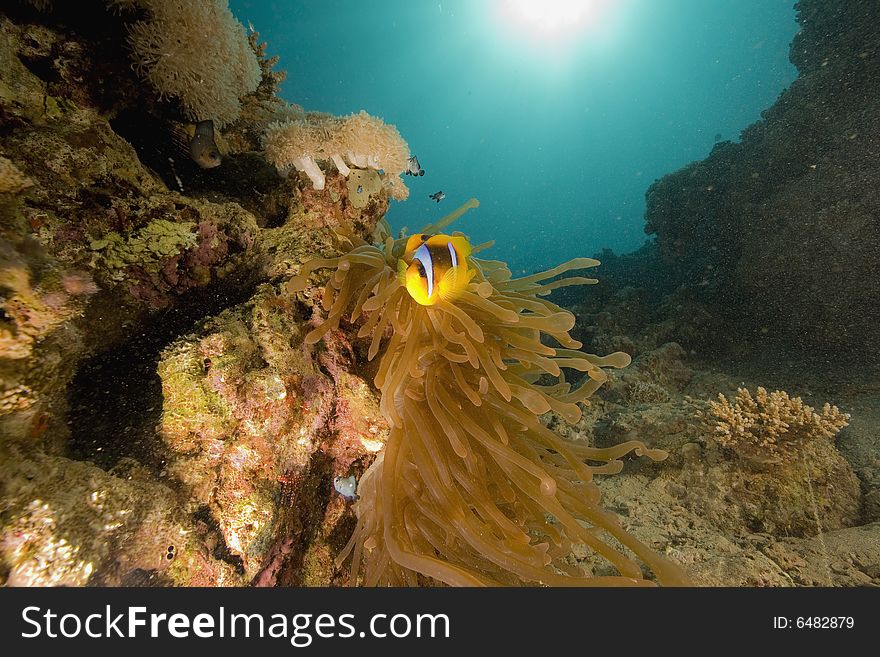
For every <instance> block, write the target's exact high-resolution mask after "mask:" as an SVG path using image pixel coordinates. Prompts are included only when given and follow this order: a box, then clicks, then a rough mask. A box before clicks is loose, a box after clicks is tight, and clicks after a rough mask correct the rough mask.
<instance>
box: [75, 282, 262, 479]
mask: <svg viewBox="0 0 880 657" xmlns="http://www.w3.org/2000/svg"><path fill="white" fill-rule="evenodd" d="M255 278H256V277H254V276H249V277H248V276H243V277H241V278H239V280H238V283H237V284H236V285H230V282H229V281H222V282H218V283H215V284H213V285H211V286H208V287H206V288H203V289H199V290H193V291H192V292H189V293H188V294H187V295H184V296H183V297H181V298H180V299H179V301H178V304H177V306H176V307H174V308H171V309H169V310H166V311H162V312H158V313H155V314H154V315H152V316H151V317H150V319H149V320H148V321H147V322H146V324H145V325H144V326H142V327H140V328H139V329H138V330H137V331H136V332H135V333H134V334H132V335H131V336H130V337H128V338H127V339H126V340H124V341H123V342H122V343H121V344H116V345H114V346H113V347H111V348H109V349H108V350H106V351H103V352H101V353H98V354H96V355H95V356H92V357H91V358H89V359H87V360H85V361H84V362H83V363H82V364H81V365H80V367H79V368H78V370H77V373H76V376H75V377H74V378H73V380H72V381H71V383H70V385H69V386H68V389H67V398H68V406H69V413H68V425H69V427H70V431H71V438H70V443H69V448H70V453H69V456H70V457H71V458H73V459H77V460H82V461H90V462H92V463H94V464H96V465H98V466H99V467H102V468H104V469H107V470H109V469H111V468H113V467H114V466H116V465H117V464H118V463H119V461H120V459H123V458H133V459H135V460H136V461H138V462H140V463H141V464H143V465H144V466H146V467H148V468H149V469H150V470H151V471H153V472H154V473H155V474H156V475H159V474H161V472H162V469H163V467H164V465H165V458H164V446H163V444H162V441H161V440H160V439H159V437H158V436H157V434H156V426H157V425H158V424H159V422H160V419H161V413H162V383H161V380H160V379H159V375H158V374H157V367H158V364H159V358H160V356H161V353H162V350H163V349H164V348H165V347H166V346H167V345H168V344H170V343H171V342H172V341H173V340H175V339H176V338H177V337H178V336H180V335H182V334H185V333H187V332H189V331H191V330H193V328H194V327H195V326H196V325H197V324H199V323H200V322H201V321H203V320H204V319H205V318H208V317H212V316H214V315H216V314H218V313H219V312H221V311H222V310H224V309H226V308H230V307H232V306H235V305H238V304H241V303H244V302H245V301H247V299H249V298H250V297H251V296H252V295H253V293H254V290H255V289H256V285H257V282H258V281H256V280H255Z"/></svg>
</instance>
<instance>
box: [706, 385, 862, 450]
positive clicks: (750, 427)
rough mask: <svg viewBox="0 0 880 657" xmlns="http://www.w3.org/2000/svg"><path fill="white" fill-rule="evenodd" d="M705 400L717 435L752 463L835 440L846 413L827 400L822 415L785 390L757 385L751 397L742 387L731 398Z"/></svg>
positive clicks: (720, 395)
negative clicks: (817, 443)
mask: <svg viewBox="0 0 880 657" xmlns="http://www.w3.org/2000/svg"><path fill="white" fill-rule="evenodd" d="M718 399H719V401H717V402H714V401H713V402H711V403H710V404H709V406H710V408H711V411H712V416H714V417H713V418H712V420H713V421H714V422H715V432H716V435H715V439H716V440H717V441H718V443H719V444H720V445H721V446H722V447H725V448H728V449H732V450H733V451H734V452H736V454H737V456H739V457H741V458H744V459H746V460H747V461H750V462H752V463H756V464H770V465H779V464H781V463H783V462H784V461H790V460H793V459H795V458H800V457H802V456H803V453H804V451H806V450H807V449H809V447H810V443H812V442H814V441H823V440H833V438H834V436H835V435H836V434H837V433H838V432H839V431H840V430H841V429H842V428H843V427H845V426H846V425H847V424H848V422H847V420H849V415H847V414H846V413H841V412H840V411H839V410H838V409H837V407H836V406H831V404H827V403H826V404H825V406H824V407H823V408H822V413H821V415H820V414H818V413H815V412H813V408H812V407H810V406H807V405H806V404H804V402H803V400H802V399H801V398H800V397H795V398H793V399H792V398H791V397H789V395H788V393H787V392H784V391H781V390H775V391H773V392H769V393H768V392H767V390H765V389H764V388H761V387H758V390H757V392H756V394H755V396H754V397H752V394H751V393H750V392H749V391H748V390H747V389H746V388H740V389H739V390H737V391H736V398H735V399H734V401H733V402H731V401H730V400H728V399H727V397H725V396H724V395H722V394H720V393H719V395H718Z"/></svg>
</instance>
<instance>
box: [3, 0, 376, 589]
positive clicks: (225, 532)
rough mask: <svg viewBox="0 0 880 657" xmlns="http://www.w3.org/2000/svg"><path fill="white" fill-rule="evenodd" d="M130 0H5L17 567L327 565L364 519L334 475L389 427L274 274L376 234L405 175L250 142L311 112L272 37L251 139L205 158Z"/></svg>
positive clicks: (7, 496)
mask: <svg viewBox="0 0 880 657" xmlns="http://www.w3.org/2000/svg"><path fill="white" fill-rule="evenodd" d="M113 4H114V5H115V8H116V9H120V10H122V11H121V13H114V12H108V11H107V10H106V7H105V6H104V4H103V3H95V4H94V5H92V4H89V5H87V6H84V7H83V8H82V11H71V8H70V7H68V6H66V5H63V4H59V3H54V4H53V5H51V6H49V5H47V6H46V7H45V9H46V11H45V12H43V13H36V12H34V10H31V9H28V7H27V5H25V4H22V5H16V7H14V8H13V9H15V11H14V12H13V11H10V12H9V14H7V12H6V8H5V7H4V9H3V10H2V11H0V63H2V66H0V121H2V122H3V123H4V130H3V131H2V134H0V152H2V159H0V481H2V499H0V582H8V583H13V584H45V585H48V584H68V585H80V584H165V585H168V584H177V585H192V584H199V585H212V586H213V585H222V584H226V585H246V584H248V583H250V582H252V581H254V582H257V583H272V582H274V581H280V582H283V583H287V584H295V583H302V582H305V581H308V582H310V583H324V584H327V583H330V581H331V580H332V577H333V576H334V572H332V571H331V570H330V569H328V568H326V567H324V566H323V565H322V564H324V561H322V560H321V559H322V557H321V556H320V555H323V554H328V553H330V552H331V551H333V550H338V549H339V548H341V546H342V545H344V543H345V540H347V536H341V535H340V534H339V532H338V531H335V530H334V527H335V526H336V523H340V527H343V528H344V527H346V526H349V527H350V526H351V525H352V523H353V518H352V514H351V511H350V505H349V504H348V503H347V502H345V501H344V500H342V499H341V498H339V496H334V495H333V493H332V480H333V478H334V477H335V476H350V475H352V474H356V475H359V474H360V473H361V472H362V471H363V469H365V468H366V467H367V465H368V462H369V460H371V459H372V458H373V457H374V454H375V452H376V450H377V449H378V448H380V447H381V444H382V442H383V436H384V435H385V433H386V431H387V430H386V429H385V428H384V425H383V423H382V421H381V418H379V417H378V413H377V412H376V411H375V409H374V407H375V405H376V403H377V402H376V401H375V399H374V397H373V393H372V392H371V391H370V389H369V387H368V386H367V385H366V384H364V383H363V381H362V380H361V379H360V378H359V377H358V376H357V375H356V374H355V373H353V372H351V371H350V370H351V369H352V368H351V367H350V364H349V363H350V359H348V360H346V359H344V358H343V355H344V353H347V352H345V349H343V348H342V346H340V355H339V360H340V362H342V361H344V362H345V363H346V364H345V365H342V364H340V365H333V362H334V361H333V359H331V358H329V357H325V358H323V359H322V360H321V362H320V363H314V362H312V361H311V360H310V359H303V358H301V357H297V353H296V350H297V344H296V343H295V341H294V343H291V330H292V327H295V326H296V325H297V323H299V322H301V321H302V318H301V315H302V313H303V312H305V311H304V310H303V309H301V308H292V307H291V306H290V305H289V304H285V303H280V302H278V301H277V298H276V297H277V294H273V293H272V288H271V286H269V287H258V285H259V283H261V282H265V281H270V280H275V281H278V280H281V279H283V278H284V277H287V276H289V275H291V274H292V273H293V272H294V271H295V270H296V269H297V268H298V267H299V263H300V262H301V260H302V259H303V257H304V256H305V254H306V253H308V252H313V251H316V250H320V251H325V252H326V251H332V249H333V248H334V243H335V241H336V240H338V239H339V236H337V234H336V233H339V234H340V235H342V234H351V235H355V236H356V235H362V236H367V235H369V234H370V233H371V232H372V231H373V229H374V228H375V226H376V223H377V221H378V220H379V218H380V217H381V216H382V214H384V212H385V209H387V205H388V196H387V193H386V191H385V190H384V189H383V190H379V191H378V192H376V191H375V190H371V195H370V196H369V198H368V199H367V202H366V203H363V202H361V201H362V200H363V199H362V197H359V199H358V200H357V201H356V202H357V206H358V207H355V205H353V204H352V202H350V200H349V197H348V188H347V186H346V184H345V180H344V179H340V180H338V181H337V180H334V181H332V184H330V185H328V190H326V191H327V193H326V194H319V193H317V192H315V191H313V190H311V189H306V188H304V187H301V186H300V185H299V184H298V182H297V181H295V180H286V181H285V180H279V179H278V178H277V176H276V175H275V172H274V171H273V170H272V169H271V168H269V167H268V166H266V165H265V164H264V163H263V160H262V157H261V156H260V155H259V154H257V153H253V154H251V153H246V152H244V150H246V149H248V148H249V147H250V148H256V147H257V145H258V141H259V140H258V139H255V138H253V137H252V135H254V134H261V133H262V131H263V129H264V128H265V125H266V123H267V122H268V120H269V118H270V117H271V118H273V119H277V117H278V116H279V115H285V114H289V113H290V112H289V111H288V110H287V109H286V105H285V104H284V103H282V102H280V101H278V100H277V99H275V98H274V96H273V94H274V89H275V88H276V86H277V81H278V79H279V75H278V74H276V73H274V72H272V71H271V66H272V64H273V63H274V62H272V61H271V60H263V57H262V56H263V53H262V52H261V51H260V47H259V46H257V47H256V48H255V51H257V52H256V53H255V54H254V56H255V57H257V58H260V59H261V66H262V73H263V79H262V81H261V84H263V83H265V84H264V86H263V88H262V89H261V88H258V89H257V91H256V92H255V93H254V94H251V95H249V96H247V97H246V98H244V99H243V100H242V107H243V110H242V113H241V115H240V116H239V118H238V120H237V121H236V122H235V123H234V124H232V125H231V126H229V127H228V133H227V134H229V135H231V138H232V139H233V142H234V144H235V147H234V148H233V149H232V150H233V151H234V152H232V153H230V154H229V155H228V156H227V157H226V158H224V166H223V167H221V170H220V171H218V172H216V173H215V174H213V176H212V177H206V176H204V175H201V174H199V172H197V171H195V172H194V171H193V170H192V168H190V169H187V168H186V162H185V161H182V160H180V159H176V158H178V155H177V152H176V151H174V150H173V148H174V145H173V143H172V139H173V135H172V131H170V130H169V129H168V125H169V121H172V122H173V119H172V118H171V117H173V116H175V115H176V113H177V109H176V108H175V107H173V106H172V104H160V103H157V102H156V99H155V91H154V90H153V89H152V88H151V87H150V85H144V84H143V82H142V81H140V80H139V79H138V77H137V76H136V75H135V73H134V72H133V71H132V70H131V68H130V65H129V60H128V53H127V52H126V47H125V35H126V30H127V28H126V26H127V25H128V24H129V22H130V21H131V20H132V18H133V17H139V18H145V17H147V16H146V14H145V13H144V9H145V7H146V5H145V4H143V3H140V2H117V3H113ZM223 4H224V6H225V3H223ZM218 6H219V5H218ZM138 8H140V9H138ZM202 8H204V7H202ZM130 9H135V11H129V10H130ZM196 10H197V9H193V10H192V11H196ZM187 11H189V10H188V9H187ZM241 37H242V41H243V42H244V44H245V47H246V48H250V47H251V46H249V45H248V42H247V41H246V40H245V39H244V36H243V35H241ZM254 41H255V40H254ZM107 79H113V84H112V85H111V84H106V83H105V82H106V80H107ZM154 120H156V121H158V123H156V125H157V126H158V128H157V130H155V131H152V132H150V131H149V130H147V129H148V128H150V126H152V125H153V121H154ZM178 120H179V119H178ZM221 137H222V135H221ZM139 139H140V140H141V141H138V140H139ZM169 158H175V159H176V164H174V165H173V166H172V167H171V168H169V165H168V162H169ZM163 167H164V168H163ZM169 186H170V187H171V189H173V190H174V191H171V190H170V189H169ZM181 190H186V191H185V192H183V191H181ZM356 191H357V190H356ZM318 227H319V228H320V229H321V230H315V229H316V228H318ZM254 294H256V296H254V298H253V299H252V300H251V301H250V302H249V305H244V306H241V305H240V304H242V303H243V302H247V301H248V299H249V298H250V297H251V296H252V295H254ZM227 308H228V309H230V310H228V311H227V312H226V313H224V312H223V311H224V309H227ZM205 317H213V318H214V323H213V324H211V325H210V328H208V327H207V325H206V328H198V327H200V326H202V325H201V324H200V323H199V322H200V320H202V319H203V318H205ZM199 331H205V332H206V333H205V335H203V336H202V338H204V339H205V340H206V342H205V344H204V345H203V344H202V342H201V338H198V339H197V338H196V337H195V336H197V335H199V333H198V332H199ZM184 336H189V337H188V338H187V337H184ZM224 339H230V340H233V343H232V346H231V347H228V346H227V350H228V351H230V352H231V353H227V352H226V351H223V345H224V343H223V340H224ZM190 341H195V342H192V343H191V342H190ZM218 345H219V346H218ZM238 347H241V351H240V352H239V351H238ZM212 350H213V351H212ZM202 351H204V353H202ZM209 354H210V355H209ZM206 359H208V362H209V364H208V365H206V364H205V363H206ZM215 361H216V363H215ZM212 366H213V371H212V369H211V368H212ZM325 371H333V372H335V374H333V375H332V376H331V375H327V374H325V373H324V372H325ZM294 372H295V374H294ZM220 375H223V376H226V377H228V378H227V381H230V382H234V385H233V384H228V385H226V384H224V383H223V382H222V381H220V380H219V379H218V378H217V377H218V376H220ZM283 377H287V378H283ZM163 398H164V399H163ZM288 408H289V412H287V411H285V409H288ZM309 409H311V410H309ZM331 410H332V411H333V412H332V413H331V412H330V411H331ZM267 417H272V418H275V420H276V421H275V424H272V423H271V422H270V423H269V424H268V425H266V424H265V420H266V418H267ZM157 427H158V429H157ZM279 427H281V428H283V429H284V430H285V431H287V432H288V433H285V434H284V437H285V439H284V440H282V441H280V442H279V443H277V444H276V443H275V439H276V436H275V435H270V433H266V432H270V431H271V430H273V429H276V428H279ZM300 440H305V442H304V443H303V444H300V442H299V441H300ZM212 491H216V492H215V493H212ZM285 501H286V502H285ZM325 514H326V519H325ZM120 518H121V519H120ZM120 523H121V524H120ZM331 546H336V547H335V548H331ZM172 547H173V550H171V551H169V548H172ZM169 555H170V556H169ZM303 564H312V566H310V567H312V568H313V569H312V570H309V569H308V567H306V566H304V565H303Z"/></svg>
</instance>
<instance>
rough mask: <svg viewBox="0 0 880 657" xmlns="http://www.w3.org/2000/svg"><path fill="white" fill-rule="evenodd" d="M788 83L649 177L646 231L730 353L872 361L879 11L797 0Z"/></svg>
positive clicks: (865, 0)
mask: <svg viewBox="0 0 880 657" xmlns="http://www.w3.org/2000/svg"><path fill="white" fill-rule="evenodd" d="M796 7H797V18H798V21H799V22H800V25H801V30H800V32H799V33H798V35H797V36H796V37H795V39H794V41H793V42H792V45H791V51H790V59H791V61H792V63H794V64H795V66H797V68H798V71H799V77H798V79H797V80H796V81H795V82H794V83H793V84H792V85H791V86H790V87H789V88H788V89H786V90H785V91H784V92H783V93H782V94H781V95H780V97H779V99H778V100H777V102H776V103H775V104H774V105H773V106H772V107H770V108H769V109H767V110H766V111H765V112H764V113H763V115H762V119H761V120H760V121H758V122H757V123H755V124H753V125H751V126H750V127H748V128H747V129H745V130H744V131H743V133H742V135H741V138H740V141H739V142H729V141H726V142H721V143H718V144H716V146H715V147H714V149H713V150H712V152H711V154H710V155H709V156H708V157H707V158H706V159H704V160H702V161H700V162H695V163H693V164H691V165H688V166H687V167H684V168H683V169H682V170H680V171H678V172H676V173H672V174H669V175H667V176H664V177H663V178H661V179H660V180H658V181H656V182H655V183H654V184H653V185H652V186H651V187H650V189H649V190H648V193H647V205H648V207H647V213H646V219H647V227H646V230H647V232H648V233H651V234H655V235H656V236H657V244H658V245H659V248H660V250H661V252H662V254H663V255H664V256H665V257H666V259H667V261H668V263H669V265H668V267H667V269H668V271H667V273H666V274H664V276H663V277H662V278H663V279H664V280H668V279H670V278H671V279H674V280H677V281H680V282H686V283H685V285H686V287H687V288H688V289H689V290H690V291H691V294H692V296H693V297H694V298H696V299H697V300H699V301H700V302H701V303H703V304H705V305H706V306H708V307H709V311H710V313H711V314H712V315H714V316H715V317H717V318H719V319H720V320H721V321H722V322H723V325H724V326H725V327H726V328H725V330H724V331H719V332H718V333H716V334H715V335H716V336H719V337H720V336H721V335H722V334H724V333H727V334H729V335H731V336H732V338H731V340H732V341H733V342H734V344H733V345H732V346H734V347H736V348H738V349H740V350H746V349H754V347H755V344H756V343H758V344H768V345H777V346H782V347H783V348H785V349H788V350H792V351H799V352H801V353H813V354H822V355H828V356H831V357H834V358H843V359H846V360H849V361H856V360H861V359H863V358H870V359H872V360H873V361H875V362H876V360H877V357H878V355H880V340H877V339H876V338H877V316H876V308H877V307H878V305H880V279H878V277H877V276H876V272H877V271H878V270H880V237H878V236H880V231H878V230H877V216H878V215H880V192H878V189H880V188H878V186H877V185H876V184H873V183H872V182H870V181H874V180H877V178H878V176H880V127H878V126H880V98H878V95H877V91H876V81H877V78H878V76H880V33H878V32H877V30H876V29H875V26H876V25H877V24H878V22H880V5H878V4H877V3H876V2H874V1H873V0H854V1H853V2H832V1H827V0H800V2H798V3H797V6H796Z"/></svg>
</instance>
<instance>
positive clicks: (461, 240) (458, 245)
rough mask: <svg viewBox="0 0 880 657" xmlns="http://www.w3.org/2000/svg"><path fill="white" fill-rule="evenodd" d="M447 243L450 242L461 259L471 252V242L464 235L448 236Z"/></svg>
mask: <svg viewBox="0 0 880 657" xmlns="http://www.w3.org/2000/svg"><path fill="white" fill-rule="evenodd" d="M449 243H450V244H452V246H453V247H454V248H455V250H456V251H457V252H458V255H459V256H460V257H461V258H462V259H464V258H467V257H468V256H469V255H470V254H471V243H470V242H468V241H467V238H466V237H462V236H458V235H455V236H453V237H450V238H449Z"/></svg>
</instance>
